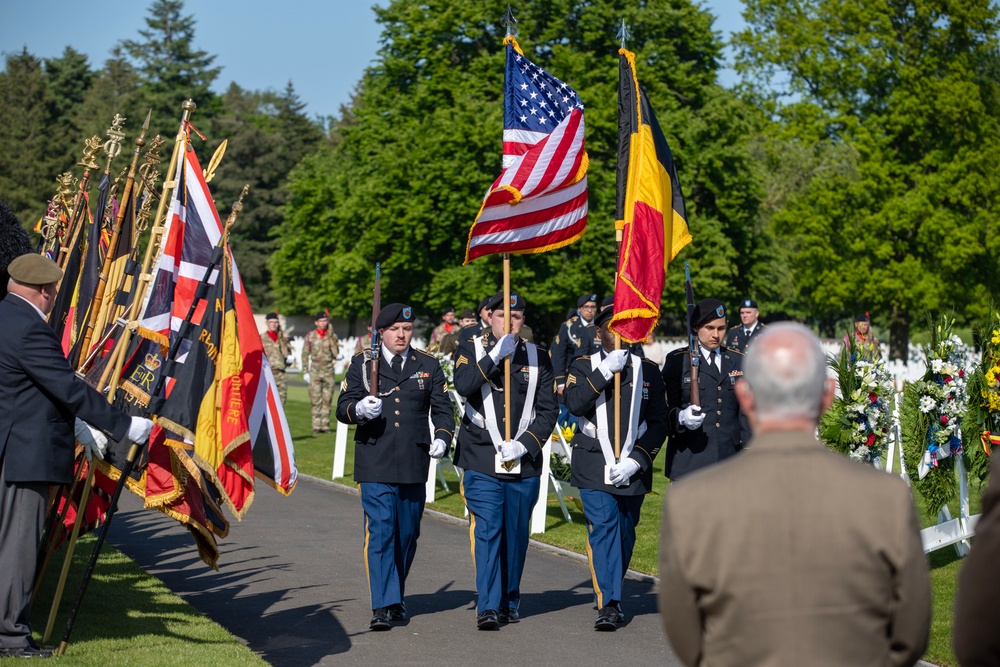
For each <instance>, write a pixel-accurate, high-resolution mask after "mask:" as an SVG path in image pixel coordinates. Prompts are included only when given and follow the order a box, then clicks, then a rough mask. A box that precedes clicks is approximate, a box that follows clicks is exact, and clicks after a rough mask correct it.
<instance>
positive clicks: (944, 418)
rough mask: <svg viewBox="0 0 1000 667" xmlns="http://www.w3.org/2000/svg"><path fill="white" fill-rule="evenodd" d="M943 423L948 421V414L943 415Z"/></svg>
mask: <svg viewBox="0 0 1000 667" xmlns="http://www.w3.org/2000/svg"><path fill="white" fill-rule="evenodd" d="M941 423H942V424H947V423H948V415H941Z"/></svg>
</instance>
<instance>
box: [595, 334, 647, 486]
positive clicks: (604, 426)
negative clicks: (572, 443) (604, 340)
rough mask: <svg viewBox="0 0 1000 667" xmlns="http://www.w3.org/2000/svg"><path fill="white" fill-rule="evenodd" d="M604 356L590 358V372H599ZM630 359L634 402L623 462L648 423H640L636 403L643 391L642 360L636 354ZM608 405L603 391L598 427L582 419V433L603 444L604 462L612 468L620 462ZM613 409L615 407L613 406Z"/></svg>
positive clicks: (598, 403) (623, 446)
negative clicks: (616, 457)
mask: <svg viewBox="0 0 1000 667" xmlns="http://www.w3.org/2000/svg"><path fill="white" fill-rule="evenodd" d="M602 356H603V355H602V353H601V352H598V353H597V354H592V355H591V356H590V370H592V371H596V370H597V367H598V366H599V365H600V363H601V359H602ZM629 357H630V358H631V361H632V402H631V403H630V405H631V406H632V409H631V411H630V412H629V421H628V429H627V430H626V432H625V433H624V436H625V437H624V441H623V442H622V450H621V460H624V459H627V458H628V455H629V454H631V453H632V448H633V447H635V441H636V440H638V439H639V438H641V437H642V435H643V434H644V433H645V432H646V423H645V422H643V423H642V424H640V423H639V405H640V403H639V402H638V401H636V398H637V397H638V392H639V391H640V390H641V389H642V359H640V358H639V357H637V356H636V355H634V354H630V355H629ZM607 403H608V398H607V394H606V393H605V392H603V391H602V392H601V395H600V396H598V397H597V410H596V412H597V426H596V427H595V426H594V423H593V422H591V421H590V420H588V419H587V418H586V417H580V432H581V433H583V434H584V435H586V436H588V437H590V438H597V441H598V442H600V443H601V453H602V454H604V462H605V463H606V464H607V465H609V466H611V465H614V464H615V463H617V462H618V461H616V460H615V450H614V447H613V446H612V444H611V437H610V433H611V431H610V430H609V429H608V410H606V409H605V406H606V405H607ZM613 408H614V406H612V409H613Z"/></svg>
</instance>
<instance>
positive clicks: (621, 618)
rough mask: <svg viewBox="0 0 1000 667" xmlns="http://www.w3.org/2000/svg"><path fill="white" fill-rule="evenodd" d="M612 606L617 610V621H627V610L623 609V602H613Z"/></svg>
mask: <svg viewBox="0 0 1000 667" xmlns="http://www.w3.org/2000/svg"><path fill="white" fill-rule="evenodd" d="M611 606H612V607H613V608H614V610H615V612H617V613H616V614H615V623H618V624H621V623H624V622H625V612H624V611H622V603H621V602H612V603H611Z"/></svg>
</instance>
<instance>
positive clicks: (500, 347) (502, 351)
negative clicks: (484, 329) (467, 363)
mask: <svg viewBox="0 0 1000 667" xmlns="http://www.w3.org/2000/svg"><path fill="white" fill-rule="evenodd" d="M515 345H516V341H515V339H514V334H505V335H504V336H503V337H502V338H501V339H500V340H498V341H497V344H496V345H494V346H493V349H492V350H490V359H492V360H493V363H494V365H496V366H499V365H500V362H501V361H503V360H504V359H506V358H507V357H509V356H510V355H511V353H513V352H514V347H515Z"/></svg>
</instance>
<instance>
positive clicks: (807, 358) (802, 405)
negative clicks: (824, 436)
mask: <svg viewBox="0 0 1000 667" xmlns="http://www.w3.org/2000/svg"><path fill="white" fill-rule="evenodd" d="M826 363H827V362H826V355H825V354H824V353H823V348H822V347H821V346H820V344H819V339H818V338H817V337H816V335H815V334H814V333H813V332H812V331H810V330H809V329H807V328H806V327H804V326H803V325H801V324H796V323H793V322H781V323H778V324H773V325H771V326H769V327H767V328H766V329H765V330H764V332H763V333H762V334H761V335H760V336H759V337H758V338H755V339H754V344H753V346H752V347H751V348H750V351H749V352H748V353H747V356H746V359H745V360H744V362H743V380H744V381H745V382H746V384H747V385H748V386H749V388H750V391H751V393H752V394H753V404H754V410H755V412H756V416H757V418H758V419H765V420H768V419H790V418H797V419H801V418H807V419H810V420H813V421H816V422H818V421H819V416H820V414H822V412H823V410H824V409H825V408H826V405H825V402H826V400H825V399H826V395H827V393H828V391H831V383H828V382H827V376H826Z"/></svg>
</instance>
